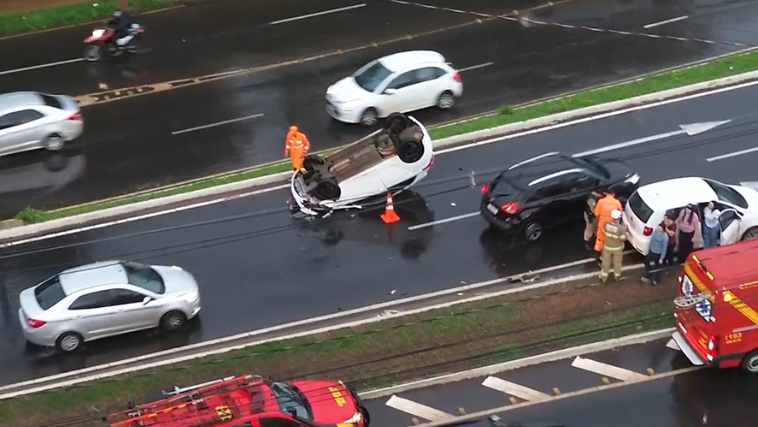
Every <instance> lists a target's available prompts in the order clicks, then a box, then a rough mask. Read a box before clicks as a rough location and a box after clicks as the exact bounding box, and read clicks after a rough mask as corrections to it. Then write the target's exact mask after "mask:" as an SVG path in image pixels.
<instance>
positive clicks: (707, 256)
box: [673, 240, 758, 373]
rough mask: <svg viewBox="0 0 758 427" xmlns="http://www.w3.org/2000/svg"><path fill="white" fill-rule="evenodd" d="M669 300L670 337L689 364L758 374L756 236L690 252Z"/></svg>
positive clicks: (757, 247)
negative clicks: (674, 295)
mask: <svg viewBox="0 0 758 427" xmlns="http://www.w3.org/2000/svg"><path fill="white" fill-rule="evenodd" d="M674 303H675V304H676V312H675V314H674V316H675V317H676V328H677V331H676V332H674V335H673V338H674V341H675V342H676V343H677V345H678V346H679V348H680V349H681V350H682V352H684V354H685V355H686V356H687V358H688V359H689V360H690V361H691V362H692V363H693V364H695V365H707V366H715V367H719V368H731V367H737V366H742V367H743V368H744V369H745V370H747V371H748V372H752V373H758V240H748V241H744V242H741V243H736V244H733V245H727V246H719V247H715V248H709V249H704V250H702V251H698V252H695V253H693V254H691V255H690V256H689V257H688V258H687V261H686V262H685V264H684V269H683V271H682V274H681V276H680V277H679V296H678V297H677V298H676V299H675V300H674Z"/></svg>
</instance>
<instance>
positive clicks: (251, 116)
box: [171, 114, 264, 135]
mask: <svg viewBox="0 0 758 427" xmlns="http://www.w3.org/2000/svg"><path fill="white" fill-rule="evenodd" d="M263 116H264V115H263V114H253V115H250V116H245V117H240V118H238V119H230V120H224V121H223V122H217V123H211V124H208V125H203V126H197V127H194V128H189V129H182V130H176V131H173V132H171V135H181V134H183V133H188V132H194V131H196V130H202V129H209V128H214V127H216V126H222V125H228V124H229V123H237V122H242V121H245V120H250V119H257V118H258V117H263Z"/></svg>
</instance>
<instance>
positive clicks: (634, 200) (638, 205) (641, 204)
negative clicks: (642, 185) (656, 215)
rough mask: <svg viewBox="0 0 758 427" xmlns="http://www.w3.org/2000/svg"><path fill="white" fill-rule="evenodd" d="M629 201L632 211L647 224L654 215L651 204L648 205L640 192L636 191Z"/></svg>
mask: <svg viewBox="0 0 758 427" xmlns="http://www.w3.org/2000/svg"><path fill="white" fill-rule="evenodd" d="M627 203H629V207H630V208H631V209H632V212H634V215H636V216H637V218H639V219H640V221H642V222H644V223H645V224H647V221H648V220H649V219H650V217H651V216H652V215H653V210H652V209H651V208H650V206H648V205H647V203H645V201H644V200H642V197H640V193H639V192H637V191H635V192H634V194H632V197H630V198H629V201H628V202H627Z"/></svg>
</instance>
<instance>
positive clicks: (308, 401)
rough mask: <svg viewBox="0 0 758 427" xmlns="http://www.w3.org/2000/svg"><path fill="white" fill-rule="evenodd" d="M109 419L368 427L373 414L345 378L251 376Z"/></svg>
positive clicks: (146, 423) (118, 424)
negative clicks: (288, 378)
mask: <svg viewBox="0 0 758 427" xmlns="http://www.w3.org/2000/svg"><path fill="white" fill-rule="evenodd" d="M106 421H108V423H109V425H110V426H111V427H322V426H327V425H328V426H339V427H368V425H369V423H370V418H369V413H368V411H367V410H366V408H365V407H364V406H363V404H362V403H361V400H360V398H359V397H358V394H357V393H355V392H354V391H353V390H352V389H351V388H350V387H348V386H346V385H345V384H343V383H342V382H335V381H331V380H303V381H271V380H265V379H263V378H261V377H259V376H253V375H246V376H240V377H229V378H224V379H221V380H216V381H211V382H208V383H204V384H198V385H195V386H191V387H186V388H182V389H176V390H175V391H173V392H171V393H170V394H169V395H168V396H167V397H166V398H164V399H161V400H158V401H155V402H150V403H147V404H143V405H131V408H130V409H129V410H127V411H123V412H119V413H116V414H112V415H110V416H108V417H106Z"/></svg>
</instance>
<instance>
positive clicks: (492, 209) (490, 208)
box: [487, 203, 498, 215]
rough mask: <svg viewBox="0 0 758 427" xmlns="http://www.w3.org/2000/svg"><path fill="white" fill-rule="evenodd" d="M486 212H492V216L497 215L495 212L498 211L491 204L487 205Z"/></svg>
mask: <svg viewBox="0 0 758 427" xmlns="http://www.w3.org/2000/svg"><path fill="white" fill-rule="evenodd" d="M487 210H488V211H490V212H492V215H497V211H498V209H497V206H495V205H493V204H492V203H490V204H489V205H487Z"/></svg>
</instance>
